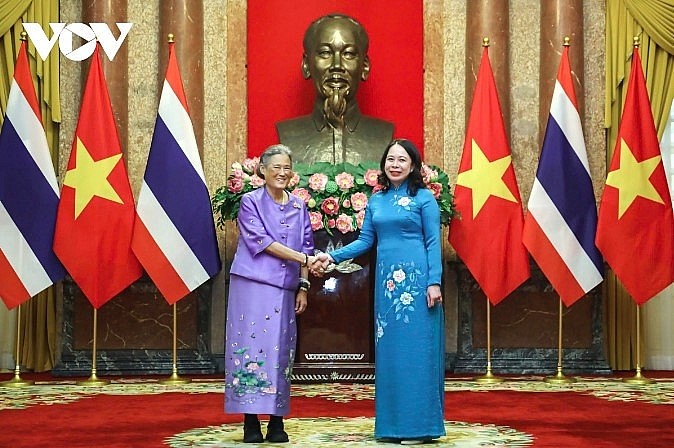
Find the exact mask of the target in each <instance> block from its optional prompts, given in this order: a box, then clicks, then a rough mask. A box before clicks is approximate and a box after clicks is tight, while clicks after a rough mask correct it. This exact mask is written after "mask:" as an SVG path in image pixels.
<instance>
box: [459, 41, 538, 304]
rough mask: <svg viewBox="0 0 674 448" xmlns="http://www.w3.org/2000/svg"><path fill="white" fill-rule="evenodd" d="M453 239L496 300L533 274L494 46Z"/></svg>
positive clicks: (478, 91) (481, 87)
mask: <svg viewBox="0 0 674 448" xmlns="http://www.w3.org/2000/svg"><path fill="white" fill-rule="evenodd" d="M454 204H455V207H456V210H457V212H458V213H459V216H458V217H456V218H454V219H452V221H451V223H450V228H449V242H450V243H451V244H452V246H453V247H454V249H455V250H456V253H457V255H458V256H459V257H460V258H461V260H462V261H463V262H464V263H465V264H466V266H467V267H468V270H470V272H471V274H473V277H475V280H476V281H477V283H478V284H479V285H480V287H481V288H482V290H483V291H484V292H485V294H486V295H487V298H488V299H489V301H490V302H491V303H492V304H494V305H496V304H497V303H499V302H500V301H501V300H503V299H504V298H505V297H506V296H507V295H508V294H510V293H511V292H512V291H513V290H515V288H517V287H518V286H519V285H520V284H522V282H524V281H525V280H526V279H528V278H529V275H530V273H529V257H528V255H527V251H526V249H525V247H524V245H523V244H522V228H523V223H524V218H523V213H522V200H521V199H520V193H519V189H518V187H517V180H516V179H515V170H514V169H513V164H512V157H511V155H510V147H509V145H508V139H507V137H506V132H505V126H504V125H503V117H502V115H501V106H500V104H499V101H498V94H497V92H496V83H495V82H494V74H493V72H492V69H491V63H490V62H489V53H488V47H484V50H483V51H482V60H481V61H480V70H479V72H478V75H477V82H476V84H475V95H474V97H473V103H472V106H471V110H470V117H469V119H468V128H467V130H466V140H465V142H464V144H463V154H462V156H461V163H460V165H459V174H458V176H457V179H456V187H455V189H454Z"/></svg>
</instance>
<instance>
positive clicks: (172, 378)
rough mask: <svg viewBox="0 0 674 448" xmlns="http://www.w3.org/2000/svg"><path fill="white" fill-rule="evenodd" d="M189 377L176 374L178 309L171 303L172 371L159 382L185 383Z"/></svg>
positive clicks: (168, 383) (188, 380)
mask: <svg viewBox="0 0 674 448" xmlns="http://www.w3.org/2000/svg"><path fill="white" fill-rule="evenodd" d="M189 382H190V379H189V378H182V377H180V376H178V310H177V306H176V304H175V303H174V304H173V371H172V373H171V376H170V377H168V378H166V379H164V380H161V381H159V383H160V384H167V385H170V384H186V383H189Z"/></svg>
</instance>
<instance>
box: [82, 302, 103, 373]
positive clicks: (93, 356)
mask: <svg viewBox="0 0 674 448" xmlns="http://www.w3.org/2000/svg"><path fill="white" fill-rule="evenodd" d="M97 317H98V310H97V309H96V307H94V343H93V347H92V349H91V376H90V377H89V378H87V379H86V380H83V381H78V382H77V385H78V386H105V385H108V384H110V381H108V380H104V379H100V378H98V377H97V376H96V333H97V331H96V328H97V326H98V322H97V321H98V319H97Z"/></svg>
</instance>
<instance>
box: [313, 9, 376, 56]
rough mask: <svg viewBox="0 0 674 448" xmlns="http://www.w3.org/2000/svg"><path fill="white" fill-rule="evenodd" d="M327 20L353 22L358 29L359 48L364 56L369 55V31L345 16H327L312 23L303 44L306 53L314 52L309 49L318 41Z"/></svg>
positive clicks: (357, 41) (357, 40)
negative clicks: (317, 36) (318, 35)
mask: <svg viewBox="0 0 674 448" xmlns="http://www.w3.org/2000/svg"><path fill="white" fill-rule="evenodd" d="M326 20H346V21H348V22H351V24H352V25H353V26H354V27H355V28H356V43H357V44H358V48H359V49H360V50H361V51H362V52H363V54H367V50H368V47H369V46H370V38H369V37H368V35H367V31H365V28H363V25H361V24H360V22H358V21H357V20H356V19H354V18H353V17H350V16H347V15H345V14H326V15H324V16H322V17H319V18H318V19H316V20H314V21H313V22H311V25H309V28H307V30H306V31H305V33H304V40H303V42H302V44H303V45H304V52H305V53H309V52H310V51H311V50H312V49H311V48H309V43H310V42H312V41H313V40H315V39H316V34H317V33H318V28H319V27H320V25H321V24H322V23H323V22H325V21H326Z"/></svg>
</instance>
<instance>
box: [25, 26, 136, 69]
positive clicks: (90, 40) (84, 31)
mask: <svg viewBox="0 0 674 448" xmlns="http://www.w3.org/2000/svg"><path fill="white" fill-rule="evenodd" d="M116 25H117V28H118V29H119V37H118V38H115V36H113V34H112V31H110V28H109V27H108V25H107V24H105V23H90V24H88V25H87V24H85V23H50V24H49V27H50V28H51V31H52V36H51V39H49V38H47V35H46V34H45V32H44V30H43V29H42V27H41V26H40V24H39V23H24V24H23V29H24V30H26V33H27V34H28V37H29V38H30V40H31V42H33V45H35V49H36V50H37V52H38V54H39V55H40V57H41V58H42V60H43V61H44V60H45V59H47V56H48V55H49V53H50V52H51V50H52V48H54V45H55V44H56V41H57V40H58V42H59V50H60V51H61V54H63V56H65V57H67V58H68V59H70V60H71V61H83V60H85V59H87V58H89V57H90V56H91V55H92V54H94V50H95V49H96V41H98V42H100V43H101V47H102V48H103V52H105V54H106V56H108V59H110V60H111V61H112V60H113V59H114V57H115V55H116V54H117V52H118V51H119V48H120V47H121V46H122V44H123V43H124V39H126V36H127V34H129V31H131V27H132V26H133V23H125V22H121V23H117V24H116ZM73 35H74V36H78V37H80V38H82V40H84V44H82V45H81V46H79V47H77V48H73Z"/></svg>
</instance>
